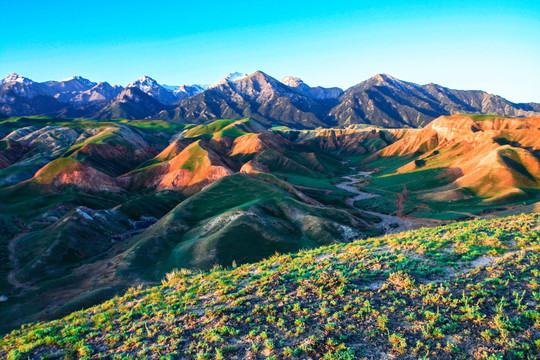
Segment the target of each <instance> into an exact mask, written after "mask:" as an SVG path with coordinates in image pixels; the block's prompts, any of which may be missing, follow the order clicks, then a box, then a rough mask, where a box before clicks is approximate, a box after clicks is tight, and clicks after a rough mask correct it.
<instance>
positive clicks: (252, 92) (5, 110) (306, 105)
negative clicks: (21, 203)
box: [0, 71, 540, 128]
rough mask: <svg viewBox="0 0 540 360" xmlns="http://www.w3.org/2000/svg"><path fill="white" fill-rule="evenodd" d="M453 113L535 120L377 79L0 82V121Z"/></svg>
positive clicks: (393, 122) (514, 108)
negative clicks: (343, 82) (326, 82)
mask: <svg viewBox="0 0 540 360" xmlns="http://www.w3.org/2000/svg"><path fill="white" fill-rule="evenodd" d="M456 113H471V114H496V115H502V116H535V115H538V114H540V104H537V103H512V102H510V101H508V100H506V99H504V98H502V97H500V96H496V95H491V94H488V93H486V92H484V91H478V90H474V91H470V90H453V89H449V88H446V87H443V86H440V85H436V84H432V83H431V84H427V85H418V84H415V83H412V82H407V81H402V80H398V79H396V78H394V77H392V76H390V75H387V74H378V75H375V76H374V77H372V78H370V79H368V80H365V81H362V82H360V83H359V84H357V85H355V86H353V87H351V88H349V89H347V90H345V91H343V90H342V89H340V88H336V87H334V88H323V87H319V86H316V87H310V86H309V85H307V84H306V83H304V82H303V81H302V80H301V79H299V78H295V77H291V76H286V77H285V78H283V79H282V80H281V81H279V80H277V79H275V78H273V77H271V76H269V75H268V74H265V73H263V72H261V71H257V72H255V73H253V74H251V75H247V74H243V73H239V72H235V73H231V74H229V75H227V76H226V77H224V78H223V79H222V80H221V81H219V82H218V83H216V84H214V85H212V86H208V85H183V86H170V85H161V84H159V83H158V82H157V81H155V80H154V79H152V78H150V77H148V76H142V77H141V78H139V79H137V80H136V81H134V82H132V83H130V84H128V85H127V86H126V87H121V86H117V85H110V84H109V83H107V82H100V83H95V82H92V81H90V80H87V79H84V78H82V77H79V76H75V77H72V78H69V79H66V80H62V81H47V82H43V83H39V82H35V81H32V80H30V79H28V78H25V77H22V76H19V75H17V74H10V75H8V76H6V77H5V78H4V79H3V80H0V114H4V115H7V116H29V115H50V116H58V117H66V118H69V117H90V118H95V119H101V120H105V119H115V118H126V119H143V118H144V119H162V120H167V121H173V122H183V123H195V124H204V123H209V122H212V121H214V120H218V119H223V118H228V119H238V120H239V119H243V118H246V117H250V118H253V119H255V120H257V121H259V122H260V123H261V124H263V125H265V126H278V125H283V126H288V127H290V128H317V127H336V126H339V127H349V126H359V125H364V124H369V125H374V126H384V127H393V128H400V127H413V128H416V127H422V126H425V125H427V124H428V123H429V122H430V121H431V120H433V119H435V118H437V117H439V116H443V115H452V114H456Z"/></svg>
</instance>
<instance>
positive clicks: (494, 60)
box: [0, 0, 540, 102]
mask: <svg viewBox="0 0 540 360" xmlns="http://www.w3.org/2000/svg"><path fill="white" fill-rule="evenodd" d="M0 3H1V5H2V13H3V16H2V21H1V22H0V30H1V34H2V39H1V40H0V75H1V76H4V75H7V74H8V73H11V72H17V73H18V74H20V75H24V76H27V77H30V78H32V79H34V80H36V81H45V80H50V79H63V78H67V77H70V76H72V75H82V76H84V77H87V78H90V79H92V80H95V81H109V82H111V83H115V84H120V85H125V84H127V83H129V82H131V81H133V80H135V79H136V78H138V77H139V76H141V75H143V74H146V75H149V76H151V77H153V78H155V79H156V80H157V81H159V82H161V83H165V84H172V85H178V84H185V83H187V84H191V83H213V82H216V81H217V80H219V79H220V78H221V77H223V76H224V75H225V74H227V73H228V72H232V71H242V72H246V73H252V72H254V71H256V70H262V71H264V72H266V73H268V74H270V75H272V76H274V77H276V78H278V79H280V78H282V77H283V76H285V75H294V76H298V77H301V78H302V79H304V81H305V82H306V83H308V84H310V85H321V86H340V87H343V88H347V87H349V86H352V85H354V84H356V83H358V82H360V81H361V80H364V79H366V78H369V77H371V76H373V75H375V74H377V73H383V72H384V73H388V74H391V75H393V76H395V77H397V78H400V79H403V80H408V81H413V82H417V83H428V82H435V83H438V84H441V85H444V86H448V87H451V88H457V89H482V90H486V91H488V92H491V93H494V94H498V95H502V96H505V97H507V98H508V99H509V100H512V101H518V102H527V101H536V102H540V91H539V84H540V3H539V2H538V1H519V0H514V1H435V0H433V1H426V2H412V1H384V0H381V1H324V2H314V1H291V0H289V1H279V0H278V1H266V0H261V1H204V0H202V1H189V2H186V1H159V0H154V1H129V2H128V1H110V0H109V1H102V0H94V1H91V2H79V1H54V0H52V1H42V0H40V1H28V0H26V1H7V0H0Z"/></svg>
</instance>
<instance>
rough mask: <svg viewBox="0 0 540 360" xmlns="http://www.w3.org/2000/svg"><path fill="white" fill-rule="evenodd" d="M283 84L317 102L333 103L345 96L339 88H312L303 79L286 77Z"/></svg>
mask: <svg viewBox="0 0 540 360" xmlns="http://www.w3.org/2000/svg"><path fill="white" fill-rule="evenodd" d="M281 82H282V83H283V84H285V85H287V86H290V87H291V88H293V89H295V90H296V91H297V92H299V93H300V94H302V95H305V96H309V97H310V98H313V99H315V100H321V101H332V100H335V99H337V98H338V97H340V96H341V94H343V90H342V89H340V88H338V87H331V88H324V87H321V86H315V87H311V86H309V85H308V84H306V83H305V82H304V81H303V80H302V79H300V78H297V77H293V76H285V77H284V78H283V79H281Z"/></svg>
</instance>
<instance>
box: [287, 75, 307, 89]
mask: <svg viewBox="0 0 540 360" xmlns="http://www.w3.org/2000/svg"><path fill="white" fill-rule="evenodd" d="M281 82H282V83H283V84H285V85H287V86H291V87H297V86H300V85H302V84H304V81H303V80H302V79H300V78H297V77H294V76H285V77H284V78H283V79H281Z"/></svg>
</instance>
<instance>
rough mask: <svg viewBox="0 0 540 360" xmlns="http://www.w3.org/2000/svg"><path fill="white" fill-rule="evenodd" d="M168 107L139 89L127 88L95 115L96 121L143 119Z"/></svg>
mask: <svg viewBox="0 0 540 360" xmlns="http://www.w3.org/2000/svg"><path fill="white" fill-rule="evenodd" d="M165 109H167V106H166V105H164V104H162V103H161V102H159V101H157V100H156V99H154V98H153V97H152V96H150V95H148V94H147V93H145V92H143V91H142V90H141V89H139V88H138V87H127V88H125V89H124V90H122V92H121V93H120V94H118V96H117V97H115V98H114V99H112V100H110V101H109V102H108V103H107V105H106V106H105V107H103V108H102V109H101V110H99V111H98V112H96V113H94V114H93V115H92V117H94V118H96V119H117V118H124V119H143V118H145V117H148V116H153V115H156V114H158V113H159V112H160V111H163V110H165Z"/></svg>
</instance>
